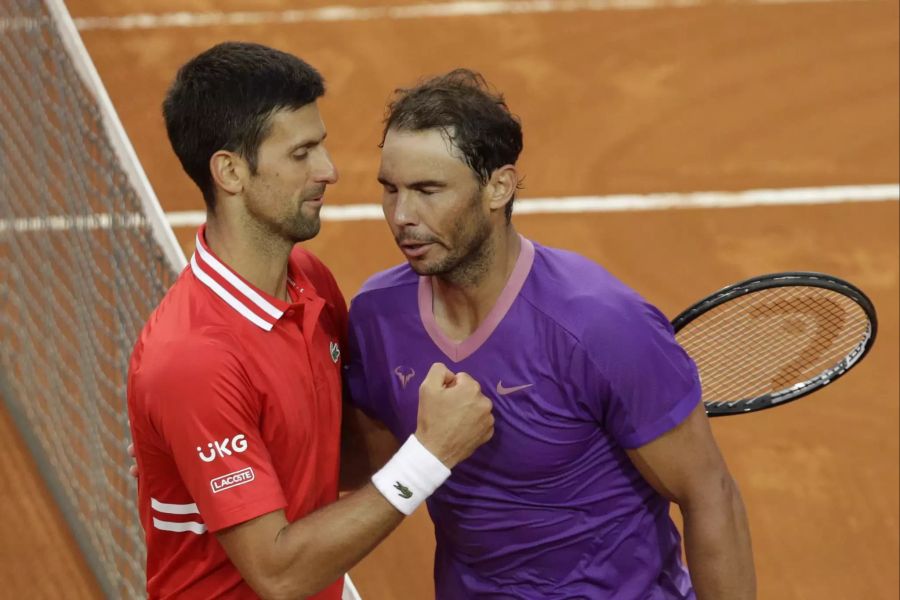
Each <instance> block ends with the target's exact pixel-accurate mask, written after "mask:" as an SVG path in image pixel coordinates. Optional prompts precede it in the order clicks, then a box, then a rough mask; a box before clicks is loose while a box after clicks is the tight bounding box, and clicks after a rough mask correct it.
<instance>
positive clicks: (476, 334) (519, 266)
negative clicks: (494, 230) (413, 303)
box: [419, 235, 534, 362]
mask: <svg viewBox="0 0 900 600" xmlns="http://www.w3.org/2000/svg"><path fill="white" fill-rule="evenodd" d="M519 239H520V240H521V244H522V245H521V249H520V250H519V257H518V258H517V259H516V266H515V267H513V271H512V273H510V276H509V279H508V280H507V282H506V285H505V286H504V287H503V291H502V292H501V293H500V297H499V298H497V302H496V304H494V307H493V308H492V309H491V311H490V312H489V313H488V315H487V317H486V318H485V320H484V321H483V322H482V323H481V324H480V325H479V326H478V329H476V330H475V331H473V332H472V335H470V336H469V337H467V338H466V339H464V340H463V341H461V342H456V341H453V340H451V339H450V338H448V337H447V336H446V335H444V332H443V331H441V328H440V327H438V324H437V321H436V320H435V318H434V311H433V310H432V306H433V304H434V289H433V287H432V284H431V277H430V276H428V277H419V317H420V318H421V319H422V325H424V326H425V331H427V332H428V335H429V337H431V340H432V341H433V342H434V343H435V345H436V346H437V347H438V348H440V349H441V351H442V352H443V353H444V354H446V355H447V357H448V358H449V359H450V360H452V361H454V362H460V361H462V360H465V359H466V358H468V357H469V356H471V355H472V354H473V353H474V352H475V351H476V350H478V349H479V348H481V346H482V345H484V343H485V342H486V341H487V340H488V338H489V337H491V334H492V333H494V330H495V329H497V326H498V325H500V322H501V321H502V320H503V317H505V316H506V313H508V312H509V309H510V308H511V307H512V304H513V302H515V300H516V298H517V297H518V295H519V292H520V291H522V286H524V285H525V280H526V279H527V278H528V274H529V273H530V272H531V265H532V264H534V244H532V243H531V242H530V241H529V240H527V239H525V238H524V237H522V236H521V235H520V236H519Z"/></svg>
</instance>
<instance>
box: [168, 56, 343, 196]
mask: <svg viewBox="0 0 900 600" xmlns="http://www.w3.org/2000/svg"><path fill="white" fill-rule="evenodd" d="M324 93H325V81H324V79H323V78H322V76H321V75H320V74H319V72H318V71H316V70H315V69H314V68H313V67H311V66H310V65H308V64H307V63H306V62H304V61H303V60H301V59H299V58H297V57H296V56H293V55H292V54H288V53H286V52H281V51H279V50H275V49H273V48H269V47H267V46H263V45H260V44H251V43H243V42H225V43H222V44H218V45H216V46H213V47H212V48H210V49H209V50H206V51H205V52H202V53H201V54H198V55H197V56H195V57H194V58H192V59H191V60H190V61H188V62H187V63H186V64H185V65H184V66H182V67H181V68H180V69H179V70H178V74H177V75H176V77H175V81H174V82H173V83H172V86H171V87H170V88H169V91H168V93H167V94H166V98H165V100H164V101H163V105H162V108H163V117H164V118H165V121H166V130H167V131H168V134H169V141H170V142H171V144H172V149H173V150H174V151H175V154H176V155H177V156H178V159H179V160H180V161H181V166H182V167H183V168H184V170H185V172H186V173H187V174H188V176H190V178H191V179H193V180H194V183H196V184H197V187H199V188H200V191H201V192H202V193H203V199H204V200H205V201H206V206H207V209H208V210H210V211H211V212H215V204H216V196H215V185H214V183H213V179H212V174H211V173H210V169H209V160H210V157H212V155H213V154H215V153H216V152H218V151H219V150H228V151H230V152H235V153H237V154H239V155H240V156H241V157H243V158H244V159H245V160H246V161H247V163H248V164H249V166H250V172H251V173H253V174H255V173H256V169H257V153H258V151H259V146H260V144H261V143H262V142H263V140H265V138H266V136H267V135H268V134H269V131H270V129H271V119H272V116H273V115H274V114H275V113H276V112H278V111H280V110H284V109H288V110H296V109H298V108H300V107H302V106H305V105H307V104H309V103H311V102H314V101H315V100H316V99H318V98H319V97H321V96H322V95H323V94H324Z"/></svg>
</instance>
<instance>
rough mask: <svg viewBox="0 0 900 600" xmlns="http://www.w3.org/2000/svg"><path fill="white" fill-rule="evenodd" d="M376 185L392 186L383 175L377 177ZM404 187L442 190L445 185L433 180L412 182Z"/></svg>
mask: <svg viewBox="0 0 900 600" xmlns="http://www.w3.org/2000/svg"><path fill="white" fill-rule="evenodd" d="M378 183H380V184H381V185H394V184H393V183H392V182H391V181H389V180H388V179H387V178H385V177H384V176H383V175H379V176H378ZM406 187H408V188H412V189H422V188H427V187H437V188H443V187H447V184H446V183H445V182H443V181H436V180H433V179H425V180H422V181H414V182H412V183H410V184H409V185H407V186H406Z"/></svg>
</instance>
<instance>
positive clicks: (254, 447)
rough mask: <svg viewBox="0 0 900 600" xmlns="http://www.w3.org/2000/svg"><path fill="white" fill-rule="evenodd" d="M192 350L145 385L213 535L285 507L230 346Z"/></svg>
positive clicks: (255, 406) (252, 396) (216, 343)
mask: <svg viewBox="0 0 900 600" xmlns="http://www.w3.org/2000/svg"><path fill="white" fill-rule="evenodd" d="M232 343H233V342H232ZM190 346H192V347H185V346H184V345H180V346H179V348H178V349H177V352H173V353H172V354H171V359H169V360H167V361H165V362H166V364H164V365H159V367H158V368H156V369H154V373H153V376H152V377H151V378H149V381H145V383H146V384H147V388H148V389H147V391H148V393H149V394H150V395H152V396H155V398H153V399H152V400H153V401H151V402H150V403H149V405H150V406H151V407H152V409H151V414H150V418H151V421H152V423H153V425H154V427H155V428H156V430H157V431H158V433H159V434H160V436H161V437H162V440H163V443H164V444H166V445H167V447H168V450H169V452H171V455H172V458H173V460H174V461H175V464H176V466H177V468H178V472H179V474H180V475H181V479H182V481H183V482H184V485H185V487H187V489H188V491H189V492H190V494H191V497H192V498H193V500H194V502H195V503H196V504H197V507H198V508H199V510H200V515H201V516H202V517H203V520H204V522H205V523H206V526H207V528H208V529H209V530H210V531H217V530H219V529H224V528H226V527H230V526H232V525H237V524H238V523H242V522H244V521H248V520H250V519H253V518H255V517H258V516H260V515H264V514H266V513H270V512H272V511H275V510H278V509H281V508H284V507H285V506H286V505H287V502H286V501H285V496H284V491H283V490H282V487H281V483H280V482H279V481H278V477H277V475H276V473H275V469H274V468H273V466H272V461H271V458H270V456H269V451H268V448H266V445H265V443H264V442H263V440H262V436H261V435H260V431H259V422H260V410H261V408H260V402H259V397H258V395H257V393H256V391H255V390H254V388H253V385H252V383H251V382H250V379H249V377H248V376H247V373H246V372H245V370H244V368H243V366H242V364H241V361H240V360H239V358H238V357H237V356H236V355H235V354H234V352H232V351H231V350H230V347H232V345H231V343H228V342H225V341H222V340H209V339H206V340H199V341H197V342H195V343H192V344H190Z"/></svg>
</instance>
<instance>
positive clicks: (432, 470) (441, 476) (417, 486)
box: [372, 435, 450, 515]
mask: <svg viewBox="0 0 900 600" xmlns="http://www.w3.org/2000/svg"><path fill="white" fill-rule="evenodd" d="M448 477H450V469H448V468H447V467H445V466H444V464H443V463H442V462H441V461H439V460H438V459H437V458H436V457H435V456H434V454H432V453H431V452H429V451H428V449H427V448H426V447H425V446H423V445H422V444H421V443H420V442H419V440H417V439H416V436H414V435H411V436H409V438H408V439H407V440H406V443H404V444H403V445H402V446H400V449H399V450H397V453H396V454H394V456H393V457H392V458H391V460H389V461H388V463H387V464H386V465H384V467H382V468H381V470H380V471H378V472H377V473H375V474H374V475H372V483H373V484H375V487H376V488H378V491H379V492H381V495H382V496H384V497H385V498H387V501H388V502H390V503H391V504H393V505H394V507H395V508H396V509H397V510H399V511H400V512H402V513H403V514H404V515H411V514H413V512H414V511H415V510H416V509H417V508H418V507H419V505H420V504H422V502H424V501H425V499H426V498H427V497H428V496H430V495H431V494H433V493H434V490H436V489H438V488H439V487H440V486H441V484H442V483H444V482H445V481H446V480H447V478H448Z"/></svg>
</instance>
